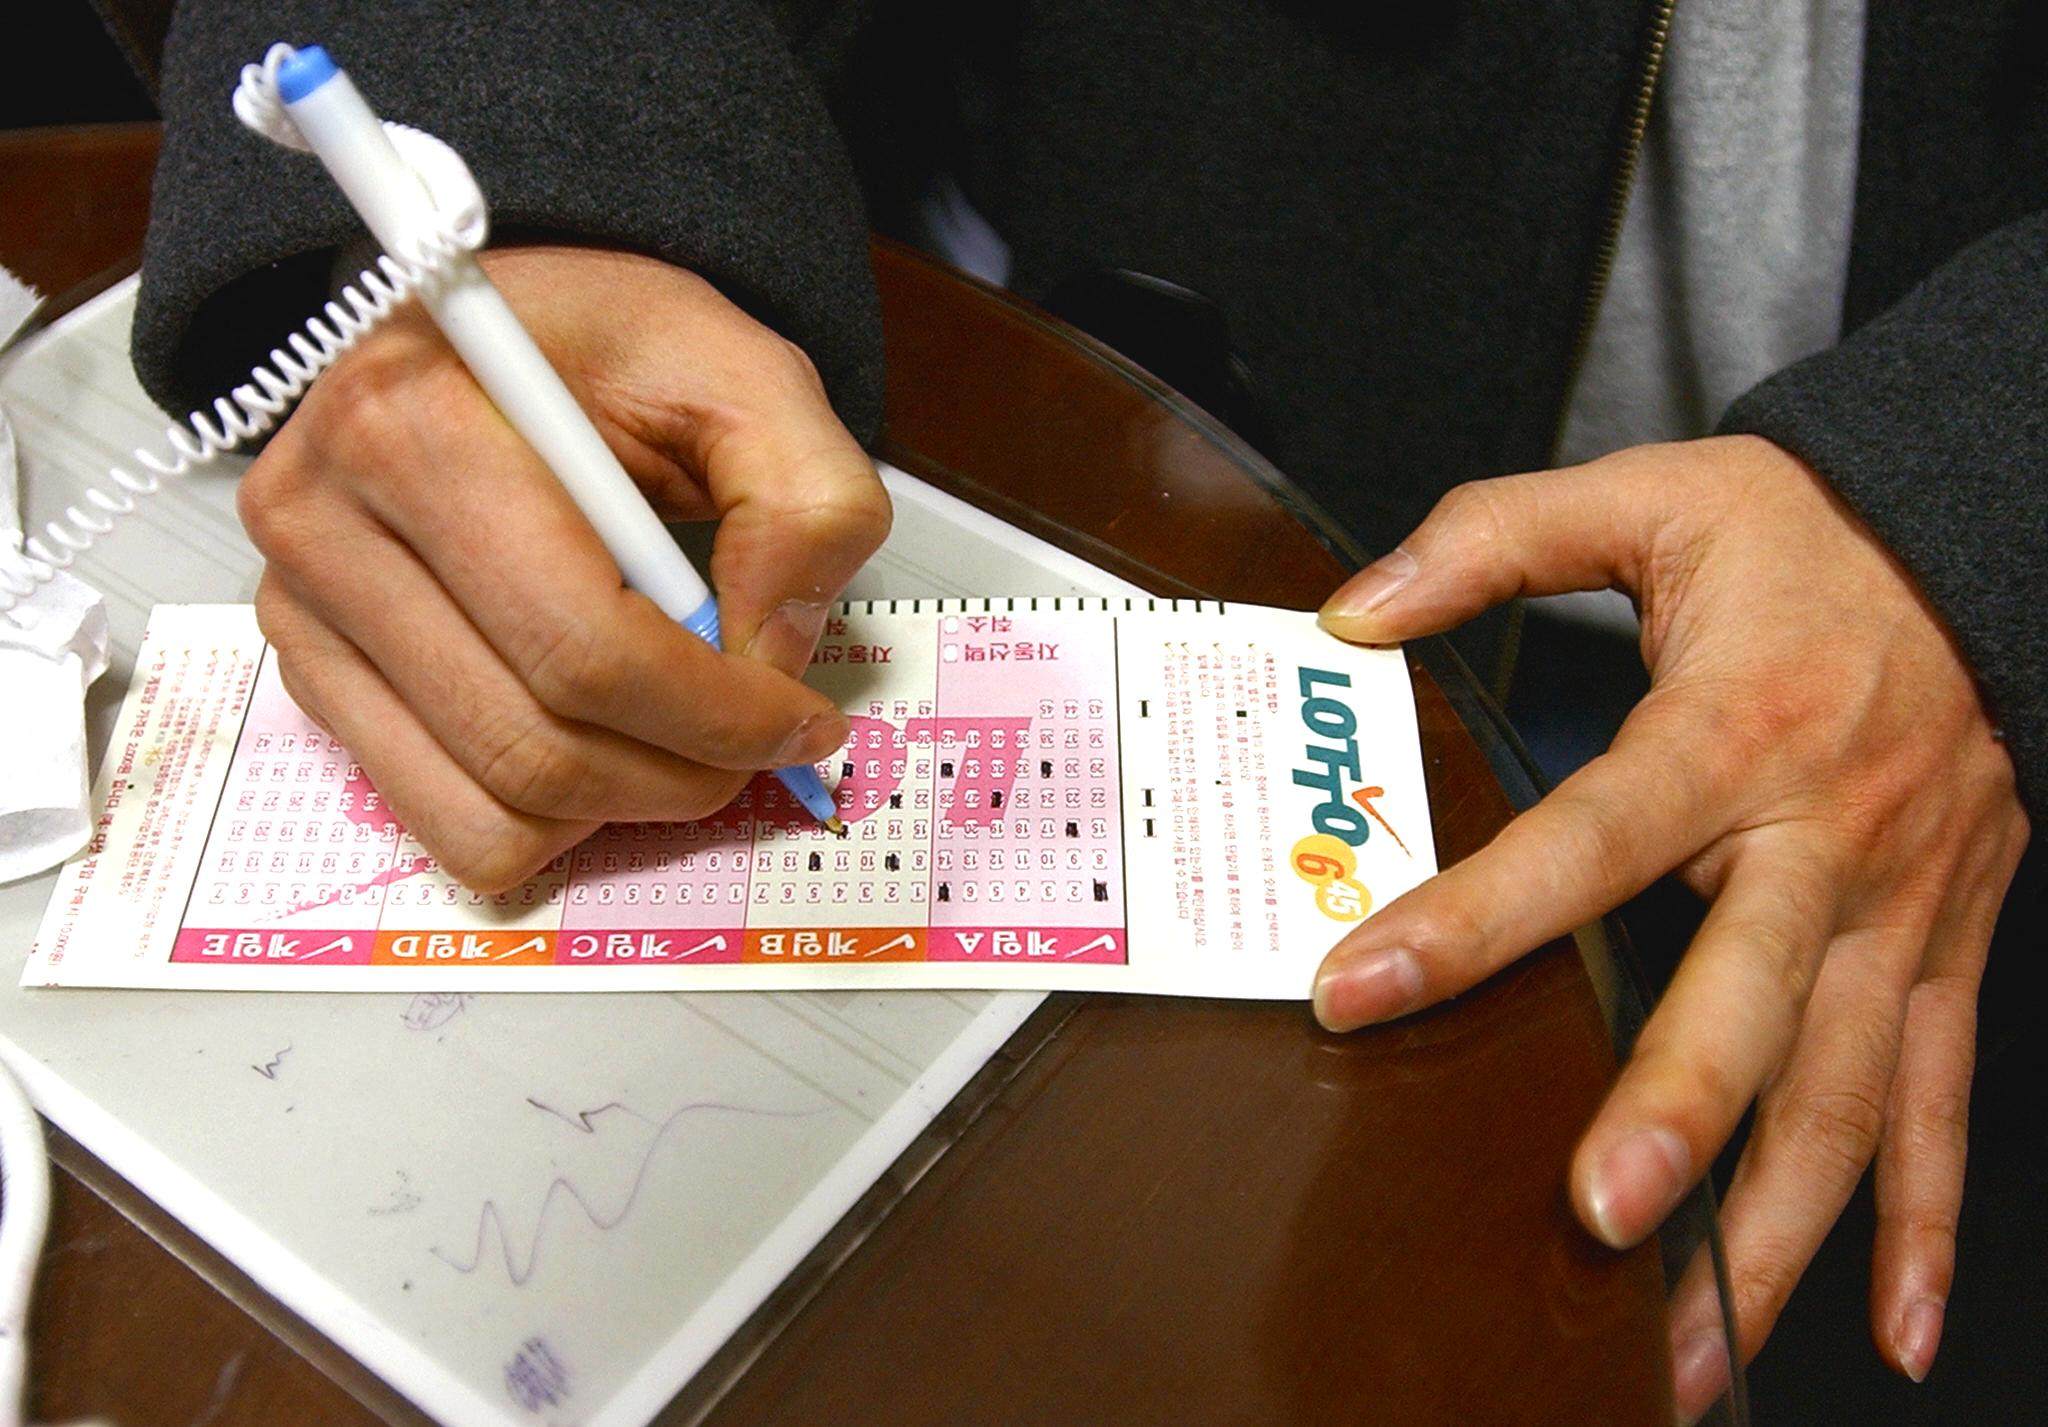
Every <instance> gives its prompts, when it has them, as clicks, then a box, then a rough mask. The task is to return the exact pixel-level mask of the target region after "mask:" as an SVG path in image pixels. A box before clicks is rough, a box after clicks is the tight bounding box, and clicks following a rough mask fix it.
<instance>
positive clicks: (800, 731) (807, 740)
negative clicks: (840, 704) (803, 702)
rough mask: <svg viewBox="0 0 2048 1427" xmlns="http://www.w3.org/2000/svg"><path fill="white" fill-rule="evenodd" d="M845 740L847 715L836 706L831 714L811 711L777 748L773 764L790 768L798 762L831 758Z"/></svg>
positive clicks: (812, 761) (811, 761)
mask: <svg viewBox="0 0 2048 1427" xmlns="http://www.w3.org/2000/svg"><path fill="white" fill-rule="evenodd" d="M845 742H846V715H845V714H843V713H840V712H839V711H838V710H837V709H834V710H832V711H831V712H829V713H820V714H812V715H811V716H810V717H809V718H807V719H805V720H804V721H803V722H802V723H801V724H799V725H797V730H796V732H795V733H792V734H791V735H790V736H789V737H788V738H786V739H784V740H783V744H782V747H781V748H780V749H778V750H777V751H776V754H775V757H774V759H773V762H772V766H774V767H776V768H788V767H792V766H794V765H795V764H798V763H816V762H817V761H818V760H819V759H821V758H829V757H831V756H832V755H833V754H834V753H837V752H838V751H839V747H840V745H841V744H843V743H845Z"/></svg>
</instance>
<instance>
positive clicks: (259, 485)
mask: <svg viewBox="0 0 2048 1427" xmlns="http://www.w3.org/2000/svg"><path fill="white" fill-rule="evenodd" d="M299 460H300V456H299V453H298V452H297V451H296V449H294V448H291V447H286V448H284V449H278V448H277V447H276V446H275V445H273V447H272V449H271V450H268V451H266V452H264V453H263V455H262V456H260V457H258V458H257V460H256V462H255V464H253V465H251V466H250V467H249V469H248V470H247V471H245V472H243V474H242V479H241V482H240V484H238V485H237V486H236V487H235V514H236V515H237V516H238V517H239V518H240V519H241V522H242V529H243V530H244V531H246V532H247V533H248V536H249V543H250V544H252V545H254V546H255V547H256V549H257V550H258V552H260V553H261V554H262V556H263V558H264V559H266V560H269V561H273V562H275V563H277V564H281V565H292V564H296V563H298V562H299V560H300V559H301V557H302V556H303V555H304V553H305V550H306V540H305V537H306V536H307V535H308V534H309V533H310V530H309V526H308V524H307V522H306V521H305V519H304V518H303V517H302V516H300V515H299V514H298V513H297V512H296V510H295V507H296V506H298V505H299V503H300V501H301V498H302V497H303V495H304V492H305V482H304V479H303V475H302V472H301V470H300V469H299V466H298V462H299Z"/></svg>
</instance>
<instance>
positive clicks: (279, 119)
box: [0, 45, 488, 1427]
mask: <svg viewBox="0 0 2048 1427" xmlns="http://www.w3.org/2000/svg"><path fill="white" fill-rule="evenodd" d="M293 53H294V51H293V49H292V47H291V46H290V45H273V46H271V49H270V52H269V54H267V55H265V56H264V59H263V63H262V64H260V65H254V64H252V65H248V66H246V67H244V68H243V70H242V82H241V84H240V85H238V86H237V87H236V89H235V101H234V102H235V114H236V116H237V117H239V118H240V119H241V121H242V122H243V123H244V124H246V125H247V126H248V127H249V128H251V129H254V130H255V131H256V132H257V133H259V134H261V135H263V136H264V137H265V138H267V139H270V140H271V141H273V142H275V143H279V144H283V145H285V146H287V147H289V148H294V149H304V148H306V147H307V146H306V142H305V140H304V139H303V138H302V137H301V136H300V134H299V131H298V127H297V126H296V125H295V124H293V123H292V120H291V116H290V115H289V114H288V113H287V112H286V111H285V107H284V104H283V102H282V101H281V100H280V99H279V98H278V93H277V69H278V66H279V65H281V64H283V63H284V62H285V61H286V60H289V59H290V58H291V57H292V55H293ZM384 129H385V132H386V133H388V134H389V135H390V136H391V142H392V145H393V146H394V147H395V148H396V149H397V150H398V153H399V156H400V157H401V158H402V159H403V160H404V161H405V163H406V166H407V167H409V168H410V169H412V171H413V172H414V173H415V174H417V175H418V177H419V179H420V182H421V183H422V184H423V185H424V186H425V188H426V191H427V195H428V197H429V199H430V200H431V202H432V204H433V208H434V211H435V214H436V216H437V218H438V219H439V220H440V226H438V227H437V228H435V229H433V230H432V231H429V232H426V233H422V234H421V235H419V237H418V238H417V239H415V240H414V242H413V243H411V244H410V245H409V246H410V247H411V249H412V251H410V252H407V253H404V254H401V255H398V256H394V255H392V254H390V253H384V254H381V255H379V257H378V258H377V261H376V263H375V264H374V265H373V266H372V267H371V268H370V269H367V270H365V271H364V272H362V273H361V274H359V275H358V277H357V279H356V281H355V282H354V283H352V284H351V285H349V286H347V287H344V288H343V289H342V291H341V296H340V297H339V298H338V299H337V300H335V301H332V302H329V303H328V304H327V305H326V308H325V309H324V311H323V314H322V315H321V316H318V317H314V318H313V319H312V320H311V321H309V322H307V323H306V325H305V327H304V329H302V330H301V331H298V332H294V333H293V334H292V335H291V336H290V338H288V339H287V341H286V344H285V346H286V347H287V348H289V349H290V350H289V351H287V350H285V349H284V348H278V349H274V350H272V352H271V354H270V365H269V366H267V367H265V366H258V367H256V368H255V369H254V370H253V371H251V372H250V373H249V380H248V381H247V382H246V383H244V384H243V385H241V386H238V387H236V388H235V389H234V391H233V392H232V393H231V394H230V395H228V396H224V397H220V398H218V399H216V400H215V401H214V403H213V411H212V413H211V415H209V414H207V413H205V412H198V411H195V412H193V413H192V415H191V417H190V418H189V419H188V421H187V423H186V424H185V425H182V426H181V425H172V426H169V427H167V428H165V431H164V438H165V440H166V441H167V442H168V443H169V446H170V450H171V455H170V456H169V458H165V457H164V456H162V455H159V454H158V453H156V452H152V451H145V450H140V449H138V450H137V451H136V452H135V461H136V463H137V464H138V465H139V466H140V467H141V468H142V469H141V472H140V473H139V474H138V473H136V472H133V471H130V470H127V469H126V468H124V467H121V466H115V467H114V468H112V469H111V470H110V471H109V472H108V473H107V479H108V483H107V485H105V486H103V487H97V488H94V489H90V490H88V491H86V493H85V496H84V498H83V499H82V500H81V501H80V502H79V503H78V504H77V505H74V506H72V507H71V508H70V509H69V510H67V511H65V513H64V518H63V519H62V520H53V521H51V522H50V523H49V524H48V525H47V526H46V527H45V528H44V533H43V534H42V535H40V536H37V537H35V538H33V539H30V540H28V541H27V542H25V544H24V545H23V547H22V548H21V549H20V550H15V549H12V548H10V546H9V545H7V544H4V543H0V614H5V613H6V612H8V611H10V610H12V609H13V608H14V606H15V605H16V604H17V603H18V602H19V601H21V600H23V599H26V598H27V597H28V596H30V595H32V594H34V593H35V591H36V590H37V588H39V587H40V586H41V585H43V584H44V583H45V582H46V581H48V580H49V579H50V578H51V577H52V576H54V575H55V574H56V572H57V571H58V570H61V569H64V568H66V567H68V566H69V565H70V564H71V563H72V561H74V560H76V559H77V558H78V556H79V555H81V554H83V553H84V552H85V551H86V550H88V549H90V548H92V544H93V542H94V541H95V540H97V539H98V538H99V537H100V536H102V535H105V534H106V533H107V532H108V531H109V530H111V529H113V528H114V525H115V523H116V522H117V521H118V520H119V519H120V518H121V517H122V516H124V515H126V514H128V513H129V512H130V511H132V510H134V509H135V507H136V504H137V502H138V500H139V499H140V498H141V497H143V496H147V495H150V494H152V493H154V492H155V491H156V490H157V489H158V488H159V487H161V485H162V484H163V481H164V479H165V478H166V477H171V476H182V475H185V474H186V473H188V472H190V471H194V470H198V469H199V468H200V467H202V466H205V465H207V464H209V463H210V462H212V461H213V460H214V459H215V458H216V457H218V456H221V455H224V454H226V453H227V452H230V451H233V450H235V449H236V448H237V447H239V446H241V445H242V444H243V443H244V442H246V441H250V440H252V439H254V438H256V437H258V436H262V435H264V434H265V433H266V432H268V431H269V430H270V429H271V428H272V427H273V426H275V425H277V423H278V422H279V421H280V420H282V419H283V418H284V416H285V415H286V413H287V412H289V411H290V409H291V406H292V403H293V402H295V401H297V400H298V398H299V397H300V396H301V395H303V394H304V393H305V390H306V388H307V387H308V386H310V385H312V382H313V378H315V377H317V376H318V375H320V373H321V372H323V371H325V370H327V368H329V367H331V366H333V365H334V363H335V361H336V359H338V358H339V357H340V356H341V354H342V353H344V352H346V351H348V350H349V349H350V348H351V347H353V346H355V344H356V343H358V342H360V341H361V340H362V339H363V337H364V336H365V335H367V334H368V333H369V332H370V331H371V330H372V329H373V328H375V327H376V326H377V324H378V323H380V322H382V321H383V320H384V319H385V318H386V317H388V316H390V315H391V313H392V311H393V310H394V309H396V308H397V307H398V305H399V304H400V303H402V302H404V301H405V299H406V298H407V297H409V296H411V295H412V294H413V293H415V292H417V291H419V290H420V289H421V288H423V287H425V286H427V285H428V284H430V283H432V282H433V281H435V280H436V279H437V278H438V277H439V276H440V275H441V274H442V272H444V271H445V269H446V268H447V265H448V264H449V262H450V261H451V260H452V259H454V258H455V257H456V256H457V255H459V254H461V253H464V252H468V251H471V250H474V249H476V248H478V247H481V246H482V245H483V241H484V236H485V232H486V229H487V227H488V220H487V217H486V214H485V209H484V200H483V194H482V192H481V191H480V190H479V189H478V188H477V185H476V179H475V178H474V177H472V176H471V174H470V172H469V168H468V166H467V165H466V164H464V163H463V162H462V160H461V158H460V157H459V156H457V154H456V153H455V151H454V150H453V149H451V148H449V147H448V146H447V145H446V144H444V143H442V142H441V141H440V140H439V139H436V138H435V137H433V136H432V135H431V134H423V133H421V132H420V131H419V130H417V129H409V128H406V127H405V126H404V125H402V124H386V125H385V126H384ZM49 1220H50V1163H49V1155H48V1151H47V1150H46V1148H45V1146H44V1144H43V1135H42V1126H41V1124H39V1123H38V1122H37V1119H36V1112H35V1108H34V1106H33V1105H32V1104H31V1103H30V1101H29V1098H28V1095H27V1093H26V1092H25V1091H23V1089H22V1088H21V1083H20V1082H19V1081H18V1080H17V1079H15V1077H14V1075H13V1073H12V1072H11V1071H9V1070H8V1069H7V1068H6V1067H5V1065H4V1064H0V1427H21V1423H22V1412H23V1398H24V1396H25V1395H26V1387H27V1383H26V1378H27V1358H28V1342H27V1337H28V1306H29V1293H30V1290H31V1289H32V1288H33V1287H34V1284H35V1275H36V1262H37V1260H38V1259H39V1258H40V1257H41V1254H42V1247H43V1238H44V1235H45V1234H46V1232H47V1231H48V1228H49Z"/></svg>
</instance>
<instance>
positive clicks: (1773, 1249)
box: [1728, 1234, 1811, 1342]
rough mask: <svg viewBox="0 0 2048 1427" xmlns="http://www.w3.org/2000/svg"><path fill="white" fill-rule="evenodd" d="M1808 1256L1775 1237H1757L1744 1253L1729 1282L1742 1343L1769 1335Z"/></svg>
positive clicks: (1804, 1266) (1777, 1236)
mask: <svg viewBox="0 0 2048 1427" xmlns="http://www.w3.org/2000/svg"><path fill="white" fill-rule="evenodd" d="M1810 1257H1811V1255H1810V1254H1809V1253H1807V1252H1806V1251H1805V1250H1803V1249H1802V1248H1801V1246H1800V1245H1799V1244H1797V1243H1795V1242H1794V1241H1793V1240H1792V1239H1790V1238H1787V1237H1785V1236H1782V1235H1778V1234H1772V1235H1769V1236H1766V1237H1763V1238H1760V1239H1758V1240H1757V1241H1756V1242H1755V1243H1753V1244H1750V1245H1749V1246H1748V1247H1747V1248H1746V1249H1745V1250H1744V1252H1743V1255H1742V1259H1741V1261H1740V1262H1739V1263H1738V1264H1736V1265H1735V1266H1734V1270H1733V1272H1731V1273H1730V1274H1729V1279H1728V1283H1729V1290H1730V1295H1731V1297H1733V1299H1734V1303H1733V1304H1732V1305H1731V1306H1732V1307H1733V1308H1734V1311H1735V1323H1736V1327H1737V1329H1738V1331H1739V1332H1740V1334H1741V1336H1742V1339H1743V1341H1744V1342H1761V1341H1762V1340H1763V1338H1765V1337H1767V1336H1769V1333H1770V1329H1771V1326H1772V1324H1774V1323H1776V1322H1777V1320H1778V1311H1779V1310H1780V1309H1781V1308H1783V1307H1784V1306H1785V1300H1786V1299H1787V1298H1789V1297H1790V1296H1791V1293H1792V1286H1793V1285H1794V1284H1795V1283H1797V1282H1798V1281H1799V1275H1800V1274H1801V1273H1802V1272H1804V1271H1805V1268H1806V1264H1807V1260H1808V1259H1809V1258H1810Z"/></svg>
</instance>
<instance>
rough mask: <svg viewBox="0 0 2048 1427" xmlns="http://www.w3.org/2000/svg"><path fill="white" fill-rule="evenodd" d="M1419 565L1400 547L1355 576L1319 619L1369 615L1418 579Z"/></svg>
mask: <svg viewBox="0 0 2048 1427" xmlns="http://www.w3.org/2000/svg"><path fill="white" fill-rule="evenodd" d="M1417 568H1418V567H1417V565H1416V563H1415V557H1414V556H1413V555H1410V554H1409V553H1408V552H1407V551H1406V550H1403V549H1401V548H1399V547H1398V546H1397V547H1395V548H1394V549H1392V550H1390V551H1388V552H1387V553H1386V554H1384V555H1382V556H1380V558H1379V559H1377V560H1375V561H1373V562H1372V563H1371V564H1370V565H1367V566H1366V567H1365V568H1364V569H1363V570H1360V571H1359V572H1358V573H1357V574H1356V575H1354V576H1352V577H1351V581H1350V583H1349V584H1347V585H1345V586H1344V587H1343V588H1342V589H1340V590H1338V591H1337V593H1336V594H1334V595H1332V596H1331V597H1330V602H1329V603H1328V604H1326V605H1324V606H1323V608H1322V613H1321V614H1319V615H1318V616H1317V618H1318V619H1319V620H1321V621H1322V622H1323V623H1324V624H1326V625H1327V624H1328V623H1329V622H1330V621H1331V620H1343V619H1359V618H1362V617H1364V616H1365V615H1369V614H1371V613H1372V612H1373V611H1374V610H1376V609H1378V608H1379V607H1380V606H1381V605H1383V604H1385V603H1386V602H1387V601H1388V600H1390V599H1392V598H1393V597H1394V596H1395V595H1397V594H1399V593H1400V592H1401V588H1402V586H1404V585H1406V584H1407V583H1408V582H1409V581H1410V580H1412V579H1414V578H1415V571H1416V569H1417Z"/></svg>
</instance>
